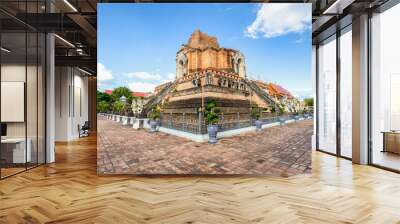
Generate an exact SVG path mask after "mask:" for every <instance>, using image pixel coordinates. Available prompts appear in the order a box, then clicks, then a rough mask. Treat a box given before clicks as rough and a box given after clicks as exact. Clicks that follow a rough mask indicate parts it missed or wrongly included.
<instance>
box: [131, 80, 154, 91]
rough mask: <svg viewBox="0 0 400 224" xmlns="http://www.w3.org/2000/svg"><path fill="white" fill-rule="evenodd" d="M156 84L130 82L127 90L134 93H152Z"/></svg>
mask: <svg viewBox="0 0 400 224" xmlns="http://www.w3.org/2000/svg"><path fill="white" fill-rule="evenodd" d="M156 86H157V84H153V83H147V82H132V83H130V84H129V89H131V90H132V91H134V92H153V91H154V88H155V87H156Z"/></svg>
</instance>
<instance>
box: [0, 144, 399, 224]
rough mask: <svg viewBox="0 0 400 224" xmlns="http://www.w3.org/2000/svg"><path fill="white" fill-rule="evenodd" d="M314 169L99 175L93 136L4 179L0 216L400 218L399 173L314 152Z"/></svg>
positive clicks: (71, 219) (65, 219)
mask: <svg viewBox="0 0 400 224" xmlns="http://www.w3.org/2000/svg"><path fill="white" fill-rule="evenodd" d="M312 157H313V158H312V159H313V164H312V168H313V170H312V174H304V175H298V176H293V177H290V178H284V177H254V176H253V177H252V176H240V177H229V176H224V177H204V176H203V177H201V176H190V177H178V176H169V177H160V176H153V177H138V176H127V175H114V176H98V175H97V173H96V159H97V155H96V138H95V137H89V138H84V139H82V140H80V141H75V142H70V143H68V144H66V143H58V144H57V150H56V163H54V164H50V165H46V166H41V167H39V168H36V169H33V170H29V171H27V172H26V173H22V174H19V175H16V176H13V177H10V178H7V179H5V180H2V181H0V202H1V203H0V223H400V212H399V211H400V200H398V198H400V175H398V174H395V173H391V172H388V171H384V170H380V169H377V168H374V167H369V166H360V165H353V164H351V162H350V161H348V160H344V159H338V158H335V157H333V156H330V155H326V154H323V153H320V152H313V153H312Z"/></svg>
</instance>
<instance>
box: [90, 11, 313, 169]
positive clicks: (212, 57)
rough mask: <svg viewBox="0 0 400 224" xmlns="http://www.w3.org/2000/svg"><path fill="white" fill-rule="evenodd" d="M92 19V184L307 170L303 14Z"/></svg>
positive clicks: (309, 108)
mask: <svg viewBox="0 0 400 224" xmlns="http://www.w3.org/2000/svg"><path fill="white" fill-rule="evenodd" d="M254 9H256V10H254ZM255 11H256V12H255ZM288 11H290V12H292V13H294V18H295V21H293V20H292V19H290V20H288V19H285V16H284V15H285V12H288ZM98 13H99V15H98V18H99V46H98V47H99V53H98V62H99V66H98V88H99V89H98V97H97V98H98V164H97V165H98V173H99V174H116V173H117V174H256V175H278V176H291V175H296V174H302V173H309V172H310V171H311V138H312V134H313V119H312V117H313V99H312V98H311V96H312V94H311V93H312V89H311V86H312V83H311V68H310V67H311V47H309V46H311V44H310V41H311V30H310V27H311V8H310V5H309V4H253V3H251V4H250V3H248V4H196V6H194V5H189V4H160V5H157V4H151V5H150V4H131V5H129V6H128V7H125V5H124V9H122V5H119V4H99V10H98ZM277 16H278V17H281V18H282V21H280V22H278V23H277V22H276V20H275V19H276V17H277ZM122 17H123V18H124V20H122V19H121V18H122ZM239 17H240V18H243V19H242V20H241V19H240V18H239ZM272 17H273V18H275V19H272ZM145 18H151V19H149V20H146V19H145ZM230 18H232V19H230ZM110 22H111V23H110ZM178 24H179V25H178ZM116 27H119V28H118V29H116ZM144 28H145V29H144ZM118 38H122V39H121V40H119V39H118Z"/></svg>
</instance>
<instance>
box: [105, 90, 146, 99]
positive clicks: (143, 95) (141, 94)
mask: <svg viewBox="0 0 400 224" xmlns="http://www.w3.org/2000/svg"><path fill="white" fill-rule="evenodd" d="M112 92H113V91H112V90H111V89H107V90H105V91H104V93H106V94H108V95H111V94H112ZM150 94H151V93H146V92H132V96H134V97H147V96H149V95H150Z"/></svg>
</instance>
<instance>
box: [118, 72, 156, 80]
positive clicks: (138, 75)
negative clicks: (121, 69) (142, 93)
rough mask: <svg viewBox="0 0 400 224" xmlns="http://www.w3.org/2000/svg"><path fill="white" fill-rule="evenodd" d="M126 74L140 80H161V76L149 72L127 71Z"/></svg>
mask: <svg viewBox="0 0 400 224" xmlns="http://www.w3.org/2000/svg"><path fill="white" fill-rule="evenodd" d="M126 76H128V77H130V78H136V79H141V80H155V81H158V80H161V79H162V77H161V76H160V75H159V74H151V73H148V72H130V73H127V74H126Z"/></svg>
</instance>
